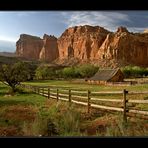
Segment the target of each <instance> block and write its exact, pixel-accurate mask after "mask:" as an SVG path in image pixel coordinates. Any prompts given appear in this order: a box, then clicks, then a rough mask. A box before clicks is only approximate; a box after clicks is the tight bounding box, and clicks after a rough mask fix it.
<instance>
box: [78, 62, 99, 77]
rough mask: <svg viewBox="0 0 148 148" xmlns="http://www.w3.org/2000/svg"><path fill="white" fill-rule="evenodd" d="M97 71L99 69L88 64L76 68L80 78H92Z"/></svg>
mask: <svg viewBox="0 0 148 148" xmlns="http://www.w3.org/2000/svg"><path fill="white" fill-rule="evenodd" d="M98 69H99V67H97V66H94V65H90V64H84V65H80V66H77V67H76V71H77V73H79V75H80V77H81V78H89V77H91V76H93V75H94V74H95V73H96V72H97V71H98Z"/></svg>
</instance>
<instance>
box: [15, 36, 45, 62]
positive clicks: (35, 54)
mask: <svg viewBox="0 0 148 148" xmlns="http://www.w3.org/2000/svg"><path fill="white" fill-rule="evenodd" d="M42 46H43V40H42V39H41V38H39V37H36V36H31V35H27V34H21V35H20V39H19V40H18V41H17V42H16V55H17V56H20V57H25V58H27V59H38V58H39V54H40V51H41V49H42Z"/></svg>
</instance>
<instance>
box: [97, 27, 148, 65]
mask: <svg viewBox="0 0 148 148" xmlns="http://www.w3.org/2000/svg"><path fill="white" fill-rule="evenodd" d="M98 58H99V59H108V60H111V59H115V60H116V61H118V62H119V63H121V64H124V63H128V64H132V65H139V66H148V60H147V59H148V34H140V33H129V32H128V31H127V29H126V28H124V27H119V28H118V29H117V31H116V32H115V33H110V34H108V35H107V37H106V39H105V41H104V42H103V44H102V45H101V47H100V49H99V51H98Z"/></svg>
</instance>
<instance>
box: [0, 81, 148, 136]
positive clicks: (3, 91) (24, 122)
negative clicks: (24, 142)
mask: <svg viewBox="0 0 148 148" xmlns="http://www.w3.org/2000/svg"><path fill="white" fill-rule="evenodd" d="M46 82H47V83H46ZM31 83H32V84H34V85H39V84H40V85H49V84H50V85H51V84H53V85H56V84H61V86H62V85H63V84H64V86H70V87H75V86H76V85H77V87H78V86H79V87H80V88H84V87H87V86H90V85H86V84H83V85H80V84H77V83H70V82H66V81H64V82H63V81H45V82H31ZM83 86H84V87H83ZM90 87H91V88H92V89H94V88H96V89H103V88H102V87H99V86H97V85H96V86H90ZM103 87H104V88H105V86H103ZM146 88H147V86H145V85H144V86H143V87H142V88H141V89H144V90H146ZM107 89H111V88H109V87H108V88H107ZM114 89H118V88H114ZM132 89H133V88H132ZM138 89H139V88H138ZM7 92H8V87H7V86H5V85H3V84H2V83H0V136H147V135H148V121H146V120H141V119H136V118H129V119H128V124H127V125H123V124H122V116H121V115H120V114H118V113H117V114H110V113H109V112H107V111H101V110H92V111H91V113H90V114H87V108H86V107H83V106H76V105H74V104H72V105H71V106H69V104H68V103H65V102H60V101H59V102H56V100H48V99H47V98H45V97H42V96H39V95H37V94H34V93H31V92H29V91H27V90H22V91H20V93H17V94H15V95H14V96H11V95H9V94H8V93H7Z"/></svg>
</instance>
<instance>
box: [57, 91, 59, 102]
mask: <svg viewBox="0 0 148 148" xmlns="http://www.w3.org/2000/svg"><path fill="white" fill-rule="evenodd" d="M58 100H59V89H57V101H58Z"/></svg>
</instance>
